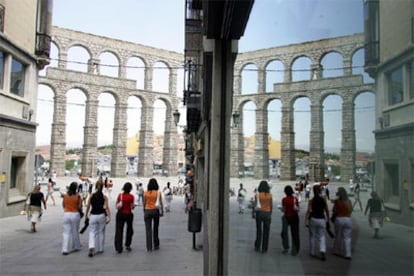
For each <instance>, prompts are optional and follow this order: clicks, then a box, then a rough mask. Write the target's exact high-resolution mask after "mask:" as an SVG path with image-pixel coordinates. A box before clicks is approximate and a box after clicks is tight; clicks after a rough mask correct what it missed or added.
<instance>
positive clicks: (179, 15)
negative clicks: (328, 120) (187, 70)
mask: <svg viewBox="0 0 414 276" xmlns="http://www.w3.org/2000/svg"><path fill="white" fill-rule="evenodd" d="M362 2H363V1H362V0H346V1H345V0H256V1H255V3H254V6H253V9H252V13H251V15H250V18H249V21H248V25H247V28H246V31H245V33H244V36H243V37H242V38H241V40H240V42H239V51H240V52H245V51H251V50H257V49H263V48H270V47H274V46H280V45H287V44H293V43H300V42H304V41H310V40H318V39H321V38H327V37H335V36H341V35H348V34H354V33H360V32H363V9H362V7H363V3H362ZM53 25H55V26H59V27H64V28H69V29H74V30H79V31H82V32H86V33H92V34H97V35H102V36H107V37H111V38H117V39H122V40H126V41H132V42H136V43H141V44H144V45H149V46H153V47H157V48H163V49H168V50H173V51H177V52H181V53H182V52H183V50H184V1H183V0H122V1H113V0H70V1H68V0H54V8H53ZM371 101H372V103H371ZM360 104H362V105H365V106H369V105H371V106H373V105H374V102H373V97H371V98H369V97H368V98H367V99H366V100H365V102H364V103H360ZM373 114H374V113H373V112H372V114H368V113H365V114H364V116H362V117H364V118H367V117H369V118H371V117H373ZM39 115H40V114H39ZM40 117H41V116H38V121H39V123H41V120H42V118H40ZM364 124H365V125H363V126H362V127H361V126H358V125H357V126H356V127H357V135H359V134H358V131H362V132H363V131H365V132H366V133H364V134H361V135H363V136H361V139H360V140H361V141H366V142H363V144H362V145H359V146H360V148H362V149H365V150H370V151H372V150H373V147H374V144H373V143H374V139H373V134H372V133H371V132H372V129H373V118H371V119H369V120H368V121H366V122H365V123H364ZM367 124H368V126H367ZM327 127H328V128H329V127H330V125H329V124H328V126H327ZM332 127H333V128H334V129H335V126H332ZM358 128H360V130H358ZM367 128H368V129H370V130H369V131H368V132H367V131H366V129H367ZM364 129H365V130H364ZM275 131H277V130H275V129H274V128H269V132H271V133H270V134H271V135H272V136H273V137H277V136H278V134H274V132H275ZM339 131H340V130H339ZM246 132H247V133H249V132H254V130H253V127H252V126H246ZM325 132H328V133H330V132H331V131H326V130H325ZM337 132H338V130H335V131H332V133H333V134H334V135H336V136H338V133H337ZM82 136H83V135H82ZM297 136H303V135H301V134H300V133H299V134H297ZM306 138H308V137H306ZM337 138H338V137H332V138H331V139H327V140H328V141H333V140H337ZM46 140H47V142H46V144H47V143H48V142H49V141H50V138H49V139H47V138H46ZM307 140H308V139H305V141H304V142H303V143H305V144H306V141H307ZM68 143H70V141H68ZM38 144H45V138H40V137H39V136H38ZM297 144H300V141H298V142H297ZM327 146H328V147H336V148H337V147H339V146H340V144H339V143H338V142H336V143H333V142H332V144H331V145H328V144H327ZM357 147H358V145H357Z"/></svg>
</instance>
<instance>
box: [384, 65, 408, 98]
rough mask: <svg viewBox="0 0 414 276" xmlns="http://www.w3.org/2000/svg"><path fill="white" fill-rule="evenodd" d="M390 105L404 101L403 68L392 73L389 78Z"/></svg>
mask: <svg viewBox="0 0 414 276" xmlns="http://www.w3.org/2000/svg"><path fill="white" fill-rule="evenodd" d="M388 95H389V104H390V105H393V104H398V103H401V102H402V101H403V100H404V96H403V95H404V90H403V70H402V67H400V68H398V69H397V70H394V71H392V72H391V73H390V74H389V78H388Z"/></svg>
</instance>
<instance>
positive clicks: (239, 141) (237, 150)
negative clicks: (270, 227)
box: [231, 34, 374, 181]
mask: <svg viewBox="0 0 414 276" xmlns="http://www.w3.org/2000/svg"><path fill="white" fill-rule="evenodd" d="M363 46H364V37H363V34H357V35H351V36H343V37H338V38H332V39H324V40H319V41H312V42H307V43H302V44H296V45H289V46H282V47H275V48H270V49H264V50H258V51H253V52H248V53H240V54H239V55H238V56H237V60H236V64H235V76H234V97H233V110H236V111H238V112H239V114H241V115H242V114H243V112H242V109H243V105H244V104H245V103H247V102H249V101H251V102H253V103H254V104H255V105H256V111H255V112H256V133H255V153H254V160H255V164H254V170H255V171H254V173H255V177H257V178H262V179H263V178H268V176H269V164H268V160H269V155H268V137H269V133H268V109H267V105H268V104H269V103H270V102H271V101H272V100H280V101H281V106H282V110H281V111H282V126H281V147H282V148H281V170H280V176H281V178H282V179H295V174H296V168H295V151H294V150H295V143H294V142H295V132H294V116H293V113H294V108H293V105H294V102H295V100H296V99H298V98H300V97H306V98H308V99H309V100H310V109H311V130H310V137H309V138H310V139H309V141H310V160H309V177H310V179H311V180H314V181H318V180H321V179H322V177H323V176H324V167H325V165H324V163H325V160H324V132H323V129H324V128H323V106H322V103H323V100H324V99H325V98H326V97H327V96H329V95H338V96H340V97H341V98H342V100H343V106H342V125H343V128H342V137H341V138H342V139H341V141H342V145H341V156H340V158H341V161H342V166H341V176H342V179H345V181H346V180H347V179H350V178H353V176H354V172H355V151H356V139H355V126H354V114H355V112H354V111H355V108H354V107H355V98H356V97H357V96H358V95H359V94H360V93H363V92H373V93H374V91H373V89H374V87H373V85H372V84H364V81H363V76H362V75H352V56H353V54H354V53H356V52H357V51H358V50H360V49H362V48H363ZM329 53H337V54H339V55H340V56H341V57H342V61H343V64H342V68H344V70H343V75H342V76H338V77H331V78H323V77H322V76H323V74H322V73H323V66H322V64H321V61H322V59H323V58H324V57H325V56H326V55H327V54H329ZM301 57H307V58H309V59H310V61H311V66H310V68H309V71H308V72H309V79H308V80H305V81H292V65H293V64H294V62H295V60H297V59H298V58H301ZM273 61H279V62H281V64H283V68H284V70H283V82H282V83H275V84H273V91H272V92H270V93H269V92H266V67H267V66H268V65H269V64H270V63H271V62H273ZM250 64H254V65H256V67H257V69H258V70H257V72H258V78H257V79H258V84H257V93H255V94H248V95H244V94H242V93H241V91H242V89H241V84H242V79H241V73H242V70H243V68H244V67H245V66H247V65H250ZM242 121H243V118H240V122H239V124H238V127H237V128H235V129H234V128H233V131H232V132H233V133H232V151H231V152H232V156H231V160H232V161H231V163H232V167H231V176H233V177H236V176H237V175H238V172H239V171H243V170H244V168H243V166H244V164H243V163H244V160H243V159H244V158H243V152H244V149H243V134H242V126H243V123H242Z"/></svg>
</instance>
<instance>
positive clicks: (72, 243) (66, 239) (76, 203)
mask: <svg viewBox="0 0 414 276" xmlns="http://www.w3.org/2000/svg"><path fill="white" fill-rule="evenodd" d="M77 188H78V183H76V182H72V183H70V185H69V189H68V192H67V193H66V194H65V195H64V196H63V201H62V206H63V210H64V211H63V242H62V254H63V255H68V254H69V253H70V252H71V251H78V250H80V249H81V244H80V237H79V224H80V219H81V218H80V214H79V210H82V199H81V197H80V195H79V194H78V193H77Z"/></svg>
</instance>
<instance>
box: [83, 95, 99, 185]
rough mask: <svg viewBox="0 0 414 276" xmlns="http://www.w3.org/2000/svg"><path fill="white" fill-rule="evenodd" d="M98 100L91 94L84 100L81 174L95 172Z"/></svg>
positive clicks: (91, 174) (90, 174) (92, 173)
mask: <svg viewBox="0 0 414 276" xmlns="http://www.w3.org/2000/svg"><path fill="white" fill-rule="evenodd" d="M97 117H98V100H97V99H96V96H95V95H93V94H90V95H89V99H88V100H87V101H86V110H85V126H84V127H83V151H82V175H83V176H87V177H89V176H93V175H95V174H96V170H97V167H96V153H97V146H98V123H97Z"/></svg>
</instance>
